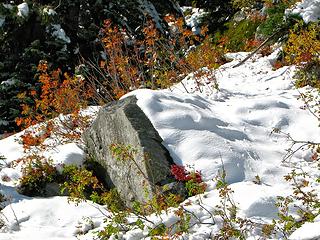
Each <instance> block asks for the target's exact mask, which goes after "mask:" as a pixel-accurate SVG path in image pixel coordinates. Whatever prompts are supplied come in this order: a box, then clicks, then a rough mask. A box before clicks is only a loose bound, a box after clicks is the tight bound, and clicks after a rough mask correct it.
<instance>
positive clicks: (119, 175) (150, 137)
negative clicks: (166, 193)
mask: <svg viewBox="0 0 320 240" xmlns="http://www.w3.org/2000/svg"><path fill="white" fill-rule="evenodd" d="M136 102H137V99H136V97H135V96H130V97H127V98H125V99H123V100H120V101H118V102H112V103H109V104H107V105H106V106H105V107H103V108H102V109H101V110H100V111H99V113H98V117H97V119H96V120H95V121H94V123H93V124H92V126H91V127H90V128H89V129H88V130H87V131H86V132H85V133H84V135H83V139H84V141H85V143H86V154H87V155H88V157H90V158H91V159H93V160H94V161H97V162H98V163H99V165H100V166H102V167H103V170H102V172H103V180H104V182H105V183H106V184H107V187H109V188H114V187H115V188H117V190H118V192H119V194H120V197H121V198H122V200H123V201H124V202H125V203H126V205H127V206H132V203H133V201H139V202H141V203H143V202H146V201H148V200H149V199H150V198H152V196H153V195H154V193H155V190H156V189H155V186H156V185H162V183H167V179H168V176H170V165H171V164H173V161H172V159H171V157H170V155H169V152H168V151H167V149H166V148H164V146H163V145H162V144H161V142H162V139H161V137H160V136H159V134H158V132H157V131H156V130H155V129H154V127H153V125H152V123H151V122H150V120H149V119H148V118H147V117H146V116H145V114H144V113H143V111H142V110H141V109H140V108H139V106H138V105H137V104H136ZM100 170H101V169H100ZM100 172H101V171H100ZM100 177H101V174H100Z"/></svg>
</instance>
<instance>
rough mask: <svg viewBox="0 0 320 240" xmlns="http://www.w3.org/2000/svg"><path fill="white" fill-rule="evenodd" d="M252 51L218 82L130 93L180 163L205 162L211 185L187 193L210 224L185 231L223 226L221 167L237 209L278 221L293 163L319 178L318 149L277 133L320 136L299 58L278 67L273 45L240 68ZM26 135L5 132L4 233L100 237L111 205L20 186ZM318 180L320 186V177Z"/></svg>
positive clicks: (70, 160) (1, 170)
mask: <svg viewBox="0 0 320 240" xmlns="http://www.w3.org/2000/svg"><path fill="white" fill-rule="evenodd" d="M303 4H304V5H303ZM303 4H300V5H299V4H298V5H297V7H296V8H294V10H293V12H294V13H299V14H301V15H302V16H303V18H304V19H305V20H306V21H309V20H310V19H311V20H314V19H318V16H319V12H317V11H318V10H319V9H320V7H319V1H318V0H315V1H308V0H306V1H304V3H303ZM303 9H305V10H303ZM312 9H313V10H312ZM308 19H309V20H308ZM247 54H248V53H234V54H229V57H230V58H231V59H233V61H231V62H229V63H227V64H225V65H223V66H221V67H220V68H219V69H217V70H216V71H214V73H213V74H212V76H211V79H213V78H215V79H216V80H217V82H218V83H219V91H217V90H216V89H215V88H214V82H212V81H209V79H202V80H201V81H198V82H196V81H195V79H194V78H193V76H192V75H190V76H188V77H187V78H186V79H184V80H183V82H182V83H179V84H177V85H175V86H174V87H172V88H171V89H167V90H159V91H152V90H143V89H141V90H136V91H134V92H132V93H130V94H128V95H132V94H134V95H136V96H137V98H138V105H139V106H140V107H141V109H142V110H143V111H144V112H145V114H146V115H147V116H148V117H149V119H150V120H151V122H152V123H153V125H154V127H155V128H156V129H157V130H158V132H159V134H160V135H161V137H162V138H163V144H164V146H165V147H167V149H168V150H169V151H170V154H171V156H172V157H173V159H174V161H175V163H176V164H179V165H181V164H182V165H184V166H186V167H187V168H191V169H195V170H198V171H200V172H201V174H202V175H203V179H204V181H205V182H206V183H207V185H208V187H207V190H206V192H205V193H204V194H202V195H201V196H195V197H191V198H189V199H188V200H187V201H190V202H191V204H188V206H185V208H186V209H187V210H188V211H190V212H192V213H193V214H194V216H196V217H197V219H200V220H201V222H202V223H204V224H195V225H194V226H192V228H191V229H190V233H188V234H185V235H184V236H183V237H184V239H208V238H210V237H212V236H214V235H215V234H216V233H217V232H218V231H219V228H220V227H221V224H222V222H221V218H220V217H218V216H213V215H212V213H213V211H214V209H215V208H216V205H218V204H219V201H220V198H219V194H218V191H217V190H216V189H215V184H216V180H215V177H216V176H217V174H218V172H219V170H221V169H222V168H224V169H225V171H226V180H227V181H228V183H229V184H230V188H231V189H232V190H233V193H232V199H233V201H234V203H235V204H236V206H237V207H238V216H239V217H242V218H244V219H248V220H252V221H253V222H255V223H271V221H272V219H276V218H277V213H278V209H277V207H276V206H275V203H276V201H277V197H278V196H286V195H289V194H291V193H292V187H291V186H290V184H289V183H288V182H286V181H285V180H284V175H286V174H287V173H289V172H290V171H291V170H292V169H293V168H300V169H302V170H303V171H305V172H308V173H309V175H310V176H315V177H319V173H318V168H317V166H316V165H317V163H315V162H314V161H312V160H311V156H312V152H311V150H309V149H300V150H299V151H297V152H296V153H295V154H294V155H293V156H292V157H291V158H290V159H286V160H285V161H284V160H283V158H284V156H285V155H286V149H288V148H289V147H290V146H291V142H290V141H289V140H288V138H287V137H286V135H284V134H279V133H274V134H271V133H272V131H273V129H280V130H281V131H282V132H283V133H286V134H290V136H291V137H292V138H293V139H295V140H299V141H315V142H320V128H319V126H318V125H319V122H318V120H317V119H316V118H315V117H314V116H313V115H312V114H311V113H310V112H309V111H307V110H304V109H303V106H304V103H303V101H301V100H298V97H299V95H300V92H303V91H305V89H300V90H297V89H295V87H294V84H293V81H294V79H293V75H294V67H283V68H280V69H278V70H273V68H272V63H273V62H274V61H275V58H276V54H277V53H276V52H274V53H273V54H271V55H270V56H268V57H261V56H254V57H253V58H251V59H250V60H248V61H247V62H246V63H244V64H243V65H241V66H239V67H235V68H233V66H235V65H236V64H237V63H238V62H239V61H240V60H241V59H243V58H245V56H246V55H247ZM186 90H187V91H186ZM128 95H127V96H128ZM20 135H21V133H18V134H16V135H13V136H10V137H7V138H5V139H3V140H0V155H3V156H4V157H5V158H6V160H5V161H4V162H3V163H1V167H0V193H1V194H3V195H5V196H6V197H7V198H8V199H9V200H7V201H6V202H5V203H2V204H4V205H5V208H4V209H3V210H2V211H1V214H0V218H2V219H3V220H4V227H3V228H2V231H1V233H0V239H4V240H7V239H8V240H9V239H12V240H13V239H14V240H24V239H28V238H30V239H35V240H42V239H50V240H51V239H52V240H53V239H56V240H60V239H61V240H62V239H68V240H70V239H77V237H78V239H82V240H84V239H87V240H92V239H94V236H95V231H97V230H99V229H101V227H103V224H104V223H103V220H104V219H105V218H106V216H108V215H109V214H110V213H108V211H107V210H106V209H105V208H104V207H103V206H99V205H97V204H94V203H91V202H89V201H88V202H83V203H80V204H79V205H78V206H75V205H74V204H73V203H68V201H67V197H51V198H31V197H26V196H23V195H20V194H19V193H17V191H16V189H15V186H16V185H17V184H18V180H19V178H20V177H21V166H20V165H19V164H18V165H12V164H10V163H12V162H13V161H15V160H17V159H19V158H21V157H22V156H23V155H24V154H25V153H24V151H23V148H22V145H21V144H20V143H19V136H20ZM298 147H299V145H296V146H294V148H293V150H295V149H296V148H298ZM44 155H45V156H46V157H51V158H52V159H53V160H54V162H53V163H54V164H61V163H65V164H81V162H82V160H83V150H82V149H81V148H80V147H79V146H78V145H77V144H75V143H70V144H67V145H62V146H58V147H57V148H56V149H55V150H54V151H49V152H46V153H44ZM313 188H314V189H316V190H317V193H318V192H320V188H319V186H318V185H317V184H315V185H313ZM200 199H201V206H203V207H201V206H200V204H199V201H200ZM149 219H150V220H152V221H153V222H157V223H159V222H160V221H162V222H163V223H164V224H165V225H166V226H169V225H171V224H172V223H174V222H175V221H176V220H177V217H176V216H175V215H174V213H173V210H172V211H168V213H163V214H162V216H161V217H160V218H159V216H155V215H151V216H150V217H149ZM319 226H320V218H319V217H317V218H316V219H315V222H313V223H306V224H304V225H302V227H300V228H299V229H298V230H296V231H295V232H294V233H293V234H292V235H291V236H290V239H320V231H319ZM146 232H147V231H143V230H140V229H136V230H133V231H129V232H127V233H125V234H123V235H122V237H123V239H131V240H132V239H142V238H144V237H145V236H146ZM250 235H251V236H250V237H249V238H250V239H262V238H261V231H260V232H259V231H258V230H252V231H251V233H250ZM280 237H281V236H280V235H278V236H275V238H276V239H278V238H280Z"/></svg>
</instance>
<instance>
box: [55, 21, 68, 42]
mask: <svg viewBox="0 0 320 240" xmlns="http://www.w3.org/2000/svg"><path fill="white" fill-rule="evenodd" d="M51 26H52V28H53V32H52V36H53V37H56V38H57V39H60V40H62V41H64V42H66V43H70V42H71V40H70V38H69V37H68V36H67V35H66V32H65V31H64V30H63V28H61V25H60V24H52V25H51Z"/></svg>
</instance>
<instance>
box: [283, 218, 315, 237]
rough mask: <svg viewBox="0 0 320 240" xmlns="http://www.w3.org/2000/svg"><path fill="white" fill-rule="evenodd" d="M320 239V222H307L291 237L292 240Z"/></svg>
mask: <svg viewBox="0 0 320 240" xmlns="http://www.w3.org/2000/svg"><path fill="white" fill-rule="evenodd" d="M319 238H320V222H319V219H318V221H315V222H312V223H311V222H307V223H305V224H303V225H302V226H301V227H300V228H298V229H297V230H296V231H295V232H294V233H292V234H291V236H290V237H289V239H290V240H313V239H319Z"/></svg>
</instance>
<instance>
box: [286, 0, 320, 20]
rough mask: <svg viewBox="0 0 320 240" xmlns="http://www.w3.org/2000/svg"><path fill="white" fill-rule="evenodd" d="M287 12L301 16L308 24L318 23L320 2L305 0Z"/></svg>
mask: <svg viewBox="0 0 320 240" xmlns="http://www.w3.org/2000/svg"><path fill="white" fill-rule="evenodd" d="M286 12H287V14H298V15H300V16H301V17H302V18H303V20H304V21H305V22H306V23H309V22H316V21H318V20H319V19H320V17H319V16H320V0H304V1H302V2H299V3H298V4H296V6H295V7H294V8H293V9H291V10H287V11H286Z"/></svg>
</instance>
